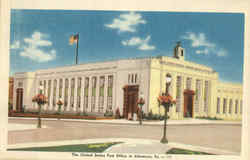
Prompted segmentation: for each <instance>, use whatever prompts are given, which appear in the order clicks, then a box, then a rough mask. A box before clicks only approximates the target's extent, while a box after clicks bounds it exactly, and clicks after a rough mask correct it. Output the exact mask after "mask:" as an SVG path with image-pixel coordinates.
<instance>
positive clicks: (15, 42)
mask: <svg viewBox="0 0 250 160" xmlns="http://www.w3.org/2000/svg"><path fill="white" fill-rule="evenodd" d="M19 48H20V41H14V42H13V44H11V45H10V49H19Z"/></svg>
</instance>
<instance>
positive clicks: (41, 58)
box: [20, 47, 56, 62]
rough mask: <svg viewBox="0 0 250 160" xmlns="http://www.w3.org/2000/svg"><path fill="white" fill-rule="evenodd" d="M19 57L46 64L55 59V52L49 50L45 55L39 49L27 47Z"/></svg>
mask: <svg viewBox="0 0 250 160" xmlns="http://www.w3.org/2000/svg"><path fill="white" fill-rule="evenodd" d="M20 55H21V56H23V57H28V58H29V59H31V60H34V61H37V62H47V61H50V60H53V59H55V58H56V51H55V50H50V51H49V53H45V52H44V51H42V50H41V49H38V48H31V47H27V48H24V51H23V52H21V53H20Z"/></svg>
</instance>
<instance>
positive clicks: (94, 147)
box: [8, 142, 122, 153]
mask: <svg viewBox="0 0 250 160" xmlns="http://www.w3.org/2000/svg"><path fill="white" fill-rule="evenodd" d="M120 143H122V142H110V143H93V144H76V145H63V146H51V147H31V148H18V149H8V151H39V152H98V153H101V152H103V151H105V150H106V149H107V148H109V147H111V146H112V145H115V144H120Z"/></svg>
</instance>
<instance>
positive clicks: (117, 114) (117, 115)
mask: <svg viewBox="0 0 250 160" xmlns="http://www.w3.org/2000/svg"><path fill="white" fill-rule="evenodd" d="M120 118H121V114H120V109H119V108H117V109H116V110H115V119H120Z"/></svg>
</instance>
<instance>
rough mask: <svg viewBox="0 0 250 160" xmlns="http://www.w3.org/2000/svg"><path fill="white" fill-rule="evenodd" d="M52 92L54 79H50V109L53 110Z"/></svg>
mask: <svg viewBox="0 0 250 160" xmlns="http://www.w3.org/2000/svg"><path fill="white" fill-rule="evenodd" d="M53 92H54V79H51V81H50V107H49V108H50V111H52V110H53Z"/></svg>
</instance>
